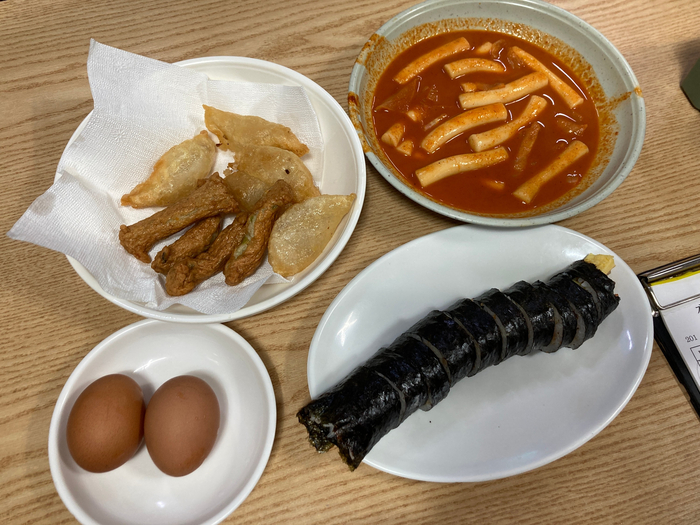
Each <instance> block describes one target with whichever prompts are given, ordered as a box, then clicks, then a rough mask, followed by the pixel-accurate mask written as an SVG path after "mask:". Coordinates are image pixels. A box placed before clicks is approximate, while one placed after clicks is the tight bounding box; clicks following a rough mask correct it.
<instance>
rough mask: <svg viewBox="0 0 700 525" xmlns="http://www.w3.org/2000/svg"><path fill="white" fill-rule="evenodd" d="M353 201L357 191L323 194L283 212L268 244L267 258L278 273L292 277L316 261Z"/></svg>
mask: <svg viewBox="0 0 700 525" xmlns="http://www.w3.org/2000/svg"><path fill="white" fill-rule="evenodd" d="M354 201H355V194H354V193H352V194H350V195H320V196H318V197H312V198H310V199H307V200H305V201H304V202H302V203H299V204H295V205H293V206H291V207H290V208H289V209H288V210H287V211H286V212H284V214H283V215H282V216H281V217H280V218H279V220H278V221H277V222H276V223H275V226H274V227H273V228H272V234H271V235H270V243H269V246H268V248H269V252H268V259H269V261H270V264H271V265H272V269H273V270H274V271H275V273H278V274H279V275H282V276H283V277H289V276H292V275H295V274H297V273H299V272H301V271H302V270H304V269H305V268H306V267H307V266H309V265H310V264H311V263H312V262H314V261H315V260H316V258H317V257H318V256H319V255H320V254H321V252H322V251H323V249H324V248H325V247H326V245H327V244H328V242H329V241H330V240H331V237H333V234H334V233H335V230H336V228H337V227H338V224H340V221H341V220H342V218H343V217H344V216H345V215H346V214H347V213H348V211H349V210H350V207H351V206H352V203H353V202H354Z"/></svg>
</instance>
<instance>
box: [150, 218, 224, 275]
mask: <svg viewBox="0 0 700 525" xmlns="http://www.w3.org/2000/svg"><path fill="white" fill-rule="evenodd" d="M222 220H223V217H222V216H221V215H215V216H213V217H209V218H207V219H204V220H201V221H199V222H198V223H197V224H195V225H194V226H192V227H191V228H190V229H189V230H187V231H186V232H185V233H183V234H182V237H180V238H179V239H178V240H176V241H175V242H174V243H172V244H170V245H168V246H166V247H165V248H163V249H162V250H161V251H159V252H158V254H157V255H156V256H155V257H154V258H153V262H152V263H151V268H153V269H154V270H155V271H156V272H158V273H162V274H163V275H167V274H168V271H169V270H170V268H172V266H173V263H175V261H178V260H180V259H184V258H186V257H197V255H199V254H200V253H202V252H203V251H206V250H207V249H208V248H209V246H211V244H212V243H213V242H214V239H216V237H217V236H218V235H219V231H220V230H221V222H222Z"/></svg>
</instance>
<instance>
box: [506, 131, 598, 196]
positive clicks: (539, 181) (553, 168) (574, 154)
mask: <svg viewBox="0 0 700 525" xmlns="http://www.w3.org/2000/svg"><path fill="white" fill-rule="evenodd" d="M586 153H588V146H586V145H585V144H584V143H583V142H581V141H579V140H575V141H573V142H572V143H571V144H569V145H568V146H567V148H566V149H565V150H564V151H562V152H561V153H560V154H559V155H558V156H557V158H556V159H554V160H553V161H552V163H551V164H550V165H549V166H547V167H546V168H545V169H543V170H542V171H540V172H539V173H538V174H537V175H535V176H534V177H532V178H531V179H529V180H528V181H527V182H524V183H523V184H521V185H520V187H518V188H517V189H516V190H515V191H514V192H513V195H514V196H516V197H517V198H518V199H520V200H522V201H524V202H526V203H528V204H529V203H530V202H531V201H532V199H534V198H535V195H537V192H538V191H540V188H541V187H542V186H543V185H544V184H545V183H547V182H549V181H550V180H551V179H552V178H554V177H555V176H556V175H557V174H558V173H561V172H562V171H564V170H565V169H566V168H568V167H569V166H571V165H572V164H573V163H574V162H576V161H577V160H578V159H580V158H581V157H583V156H584V155H585V154H586Z"/></svg>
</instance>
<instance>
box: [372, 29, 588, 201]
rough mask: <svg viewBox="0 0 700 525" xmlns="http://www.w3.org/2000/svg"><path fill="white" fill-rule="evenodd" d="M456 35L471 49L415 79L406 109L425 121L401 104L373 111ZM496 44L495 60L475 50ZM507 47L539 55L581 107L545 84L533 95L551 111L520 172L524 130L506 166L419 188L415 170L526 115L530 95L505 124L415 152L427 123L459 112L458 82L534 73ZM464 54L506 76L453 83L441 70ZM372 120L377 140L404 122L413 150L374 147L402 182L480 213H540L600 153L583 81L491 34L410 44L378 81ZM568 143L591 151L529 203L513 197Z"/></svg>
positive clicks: (491, 78)
mask: <svg viewBox="0 0 700 525" xmlns="http://www.w3.org/2000/svg"><path fill="white" fill-rule="evenodd" d="M460 36H463V37H465V38H466V39H467V41H468V42H469V44H470V49H469V50H467V51H464V52H460V53H457V54H454V55H451V56H450V57H448V58H446V59H443V60H441V61H439V62H437V63H435V64H433V65H432V66H430V67H428V68H427V69H425V70H423V71H422V72H421V73H419V75H418V89H417V94H416V95H415V97H414V98H413V99H412V100H411V101H410V102H409V103H408V104H407V106H408V107H409V109H411V108H417V107H422V108H424V115H425V116H424V117H423V119H422V121H420V122H414V121H413V120H411V119H410V118H408V116H407V115H406V110H405V107H406V105H404V107H403V108H402V109H401V110H388V109H384V108H382V109H378V106H380V105H381V104H382V102H384V101H386V100H387V99H388V98H389V97H391V96H392V95H393V94H395V93H396V92H398V91H399V90H400V89H401V87H402V86H401V85H400V84H398V83H397V82H395V81H394V80H393V77H394V75H396V73H397V72H398V71H400V70H401V69H403V68H404V67H405V66H406V65H407V64H409V63H410V62H411V61H413V60H415V59H416V58H417V57H419V56H421V55H423V54H425V53H427V52H429V51H430V50H432V49H435V48H437V47H439V46H441V45H443V44H446V43H448V42H451V41H453V40H455V39H457V38H459V37H460ZM499 40H501V41H503V43H504V46H503V49H502V51H501V52H500V53H499V54H498V55H497V56H496V57H493V56H491V55H477V54H476V53H475V52H474V50H475V49H476V48H478V47H479V46H480V45H481V44H483V43H484V42H496V41H499ZM511 46H518V47H520V48H521V49H523V50H524V51H526V52H527V53H529V54H531V55H533V56H534V57H535V58H537V59H538V60H539V61H540V62H541V63H542V64H544V65H545V66H546V67H547V68H548V69H550V71H552V72H553V73H555V74H556V75H557V76H558V77H559V78H560V79H562V80H563V81H564V82H566V83H567V84H569V85H570V86H571V87H573V88H574V89H575V90H576V91H577V92H578V93H579V94H580V95H581V96H582V97H583V99H584V101H583V103H581V104H579V105H578V106H576V108H575V109H573V110H572V109H570V108H569V107H568V106H567V105H566V103H565V102H564V100H563V99H562V98H561V97H560V96H559V95H558V94H557V93H556V92H555V91H554V89H553V88H552V87H551V86H550V85H547V86H545V87H544V88H542V89H540V90H538V91H535V92H534V93H533V94H534V95H539V96H541V97H544V98H545V99H547V102H548V106H547V108H546V109H545V110H544V111H543V112H542V113H541V114H540V115H538V118H537V119H536V120H537V122H539V124H540V126H541V129H540V132H539V134H538V137H537V140H536V142H535V145H534V148H533V149H532V152H531V154H530V156H529V158H528V162H527V166H526V168H525V170H524V171H522V172H520V173H518V172H516V171H515V170H513V164H514V162H515V158H516V154H517V152H518V148H519V146H520V143H521V142H522V139H523V135H524V132H523V130H522V129H521V130H520V131H519V132H518V133H516V134H515V135H514V136H513V137H512V138H510V139H509V140H507V141H506V142H504V143H503V144H502V146H503V147H504V148H506V150H507V151H508V153H509V158H508V159H507V160H506V161H504V162H502V163H500V164H497V165H495V166H491V167H488V168H483V169H479V170H476V171H470V172H465V173H460V174H457V175H452V176H450V177H447V178H444V179H442V180H440V181H438V182H435V183H433V184H430V185H428V186H426V187H422V186H421V184H420V182H419V181H418V179H417V178H416V176H415V171H416V170H417V169H419V168H421V167H424V166H427V165H428V164H431V163H433V162H435V161H437V160H440V159H443V158H446V157H450V156H452V155H460V154H464V153H473V150H472V149H471V147H470V146H469V143H468V141H467V139H468V138H469V136H470V135H471V134H473V133H480V132H483V131H486V130H488V129H492V128H495V127H498V126H501V125H503V124H504V123H506V122H510V121H511V120H512V119H513V118H516V117H517V116H518V115H520V113H521V112H522V111H523V110H524V108H525V106H526V105H527V102H528V99H529V95H528V96H525V97H523V98H521V99H520V100H516V101H513V102H510V103H507V104H505V106H506V109H507V111H508V117H507V119H506V121H505V122H497V123H493V124H485V125H482V126H479V127H476V128H472V129H470V130H468V131H466V132H464V133H462V134H460V135H458V136H456V137H454V138H453V139H451V140H450V141H448V142H447V143H445V144H443V145H442V146H441V147H440V148H438V149H437V150H436V151H435V152H433V153H428V152H426V151H425V150H423V149H422V148H421V147H420V143H421V141H422V140H423V138H424V137H425V136H426V135H427V134H428V133H429V132H430V130H431V129H434V127H435V125H433V126H432V127H429V128H428V129H426V125H427V124H428V123H430V122H431V121H433V119H436V118H439V117H440V116H445V118H443V119H442V120H440V122H439V123H441V122H444V121H445V120H447V119H448V118H452V117H454V116H456V115H458V114H460V113H462V112H463V111H464V110H463V109H462V108H461V107H460V106H459V100H458V99H459V95H460V94H461V93H463V91H462V88H461V84H462V83H464V82H478V83H482V84H489V85H493V84H497V83H503V84H507V83H508V82H511V81H513V80H516V79H518V78H521V77H523V76H525V75H527V74H529V73H532V72H533V70H531V69H529V68H528V67H526V66H521V65H516V64H511V63H510V61H509V60H508V59H507V51H508V48H509V47H511ZM469 57H478V58H489V59H494V60H496V61H498V62H500V63H501V64H503V66H504V67H505V68H506V71H505V72H503V73H483V72H481V73H471V74H466V75H463V76H461V77H458V78H455V79H450V77H449V76H448V75H447V73H446V72H445V71H444V70H443V66H444V65H445V64H446V63H448V62H453V61H455V60H459V59H462V58H469ZM372 116H373V119H374V127H375V130H376V133H377V135H378V137H381V136H382V134H383V133H384V132H385V131H386V130H388V129H389V128H390V127H391V126H392V125H393V124H395V123H396V122H401V123H403V124H404V126H405V133H404V137H403V140H410V141H412V142H413V144H414V149H413V153H412V154H411V155H410V156H407V155H404V154H402V153H401V152H400V151H398V150H397V149H396V148H395V147H393V146H391V145H388V144H386V143H384V142H382V141H381V140H379V141H378V142H379V144H380V145H381V147H382V149H383V150H384V152H385V154H386V156H387V157H388V159H389V160H390V161H391V163H392V164H393V165H394V167H395V168H396V170H398V172H399V173H400V174H401V175H402V176H403V178H404V179H405V181H406V183H407V184H409V185H410V186H412V187H414V188H415V189H416V190H418V191H419V192H420V193H423V194H424V195H426V196H428V197H429V198H431V199H432V200H435V201H437V202H440V203H443V204H446V205H448V206H450V207H452V208H456V209H459V210H463V211H467V212H474V213H478V214H484V215H508V214H519V213H528V212H530V213H532V212H533V211H535V213H536V210H537V209H538V208H542V207H545V206H546V205H547V204H549V203H551V202H553V201H555V200H558V199H560V198H562V197H564V196H565V195H566V194H567V193H568V192H569V191H570V190H572V189H573V188H574V187H576V185H577V184H579V183H580V182H581V180H582V179H583V177H584V175H585V174H586V172H587V170H588V169H589V167H590V165H591V163H592V161H593V159H594V157H595V154H596V149H597V148H598V142H599V133H600V131H599V120H598V112H597V110H596V106H595V104H594V102H593V100H592V99H591V97H590V96H589V94H588V92H587V90H586V88H585V86H584V85H583V83H582V82H581V81H580V80H578V79H577V77H576V76H575V74H574V73H573V72H572V70H571V69H570V68H569V67H568V66H567V65H566V64H564V63H563V62H562V61H561V60H559V59H557V58H556V57H555V56H553V55H551V54H550V53H548V52H546V51H544V50H543V49H541V48H539V47H537V46H535V45H533V44H531V43H529V42H527V41H525V40H522V39H520V38H517V37H514V36H510V35H507V34H504V33H499V32H495V31H452V32H449V33H445V34H441V35H437V36H434V37H430V38H427V39H425V40H423V41H420V42H418V43H416V44H414V45H412V46H411V47H410V48H408V49H407V50H406V51H404V52H402V53H401V54H400V55H398V56H397V57H396V58H395V59H394V60H393V61H392V62H391V63H390V64H389V66H388V67H387V69H386V70H385V71H384V73H383V74H382V75H381V77H380V78H379V81H378V83H377V87H376V90H375V93H374V101H373V104H372ZM557 116H559V117H560V118H561V117H565V118H566V119H568V120H570V121H571V122H574V123H577V124H583V125H585V126H586V128H585V130H584V131H583V132H582V133H579V134H578V136H576V135H574V134H573V133H572V132H570V131H565V130H563V129H562V128H561V127H560V126H559V125H557V123H556V121H555V118H556V117H557ZM439 123H438V124H439ZM573 140H580V141H582V142H583V143H585V144H586V146H588V148H589V152H588V154H586V155H585V156H583V157H582V158H581V159H579V160H578V161H576V162H575V163H573V164H572V165H571V166H570V167H569V168H568V169H566V170H564V171H562V172H561V173H559V174H558V175H557V176H556V177H554V178H553V179H552V180H550V181H549V182H547V183H546V184H545V185H544V186H543V187H542V188H541V189H540V191H539V192H538V193H537V195H536V196H535V198H534V199H533V200H532V201H531V202H530V203H529V204H528V203H525V202H523V201H522V200H520V199H518V198H516V197H514V196H513V195H512V192H513V191H515V189H516V188H518V187H519V186H520V185H521V184H522V183H523V182H525V181H526V180H528V179H529V178H531V177H533V176H535V175H536V174H537V173H538V172H540V171H541V170H542V169H543V168H545V167H546V166H547V165H548V164H549V163H551V162H552V160H553V159H554V158H555V157H556V156H557V155H558V154H559V153H561V152H562V151H563V150H564V149H565V148H566V146H567V145H568V144H569V143H570V142H572V141H573Z"/></svg>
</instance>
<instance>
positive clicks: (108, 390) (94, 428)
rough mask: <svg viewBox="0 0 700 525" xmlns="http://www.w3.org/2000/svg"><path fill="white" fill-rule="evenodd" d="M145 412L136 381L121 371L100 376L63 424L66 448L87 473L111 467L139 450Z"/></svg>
mask: <svg viewBox="0 0 700 525" xmlns="http://www.w3.org/2000/svg"><path fill="white" fill-rule="evenodd" d="M145 413H146V404H145V403H144V400H143V392H142V391H141V387H139V385H138V383H136V381H134V380H133V379H131V378H130V377H128V376H125V375H123V374H111V375H107V376H104V377H101V378H99V379H97V380H96V381H94V382H93V383H91V384H90V385H88V387H87V388H85V390H83V391H82V392H81V394H80V395H79V396H78V398H77V399H76V401H75V403H74V404H73V408H72V409H71V412H70V415H69V416H68V422H67V425H66V441H67V445H68V451H69V452H70V454H71V456H72V457H73V459H74V460H75V462H76V463H77V464H78V465H79V466H80V467H82V468H83V469H85V470H87V471H89V472H108V471H110V470H114V469H115V468H117V467H119V466H121V465H123V464H124V463H126V462H127V461H128V460H129V459H131V457H133V455H134V454H135V453H136V451H137V450H138V448H139V445H140V444H141V440H142V439H143V422H144V416H145Z"/></svg>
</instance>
